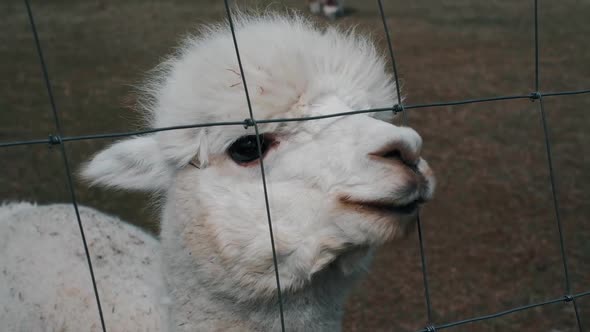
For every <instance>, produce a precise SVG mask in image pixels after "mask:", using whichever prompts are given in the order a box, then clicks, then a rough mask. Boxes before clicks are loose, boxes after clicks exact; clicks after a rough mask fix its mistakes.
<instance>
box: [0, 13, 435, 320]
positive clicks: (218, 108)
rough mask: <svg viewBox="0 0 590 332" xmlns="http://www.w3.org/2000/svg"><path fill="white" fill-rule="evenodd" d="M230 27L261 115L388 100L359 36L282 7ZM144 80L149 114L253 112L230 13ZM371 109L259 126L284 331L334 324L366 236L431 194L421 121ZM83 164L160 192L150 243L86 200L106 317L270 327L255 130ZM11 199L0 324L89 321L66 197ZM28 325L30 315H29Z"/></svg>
mask: <svg viewBox="0 0 590 332" xmlns="http://www.w3.org/2000/svg"><path fill="white" fill-rule="evenodd" d="M236 29H237V39H238V43H239V47H240V53H241V56H242V61H243V64H244V70H245V76H246V80H247V84H248V88H249V92H250V97H251V101H252V108H253V111H254V114H255V117H256V118H257V119H277V118H299V117H308V116H317V115H326V114H333V113H339V112H346V111H351V110H360V109H370V108H381V107H391V106H392V105H395V104H396V103H397V100H396V98H395V95H394V91H395V87H394V83H393V80H392V77H391V75H390V74H388V73H387V70H386V62H385V60H384V59H383V57H382V56H381V55H380V54H379V53H378V52H377V50H376V49H375V47H374V46H373V44H372V43H371V42H370V41H369V40H367V39H366V38H363V37H361V36H358V35H356V34H355V33H353V32H341V31H338V30H337V29H335V28H328V29H327V30H325V31H322V30H321V29H319V28H317V27H314V26H313V25H312V24H311V23H309V22H308V21H306V20H304V19H302V18H300V17H292V18H286V17H281V16H276V15H264V16H256V17H251V16H241V17H238V18H237V19H236ZM145 92H146V95H147V98H146V99H144V101H143V103H142V104H143V106H145V110H146V118H147V119H148V121H149V124H150V126H151V127H165V126H174V125H186V124H193V123H203V122H212V121H232V120H233V121H235V120H238V121H240V120H242V119H244V118H247V117H248V106H247V103H246V98H245V94H244V87H243V84H242V77H241V75H240V70H239V68H238V63H237V60H236V56H235V52H234V48H233V43H232V38H231V34H230V32H229V28H228V27H227V25H219V26H214V27H209V28H206V29H204V30H203V31H202V34H201V35H200V36H199V37H192V38H189V39H188V40H187V41H186V42H185V43H184V45H183V46H182V47H181V48H180V50H179V51H178V53H177V54H176V55H174V56H172V57H171V58H169V59H168V60H167V61H166V62H165V63H164V64H163V65H161V66H160V67H159V68H158V69H157V70H156V71H155V73H154V78H153V80H151V82H150V83H149V84H148V85H147V87H146V88H145ZM384 114H385V113H379V116H380V117H382V116H383V115H384ZM387 114H389V115H391V113H389V112H387ZM373 115H375V114H360V115H354V116H345V117H333V118H327V119H322V120H314V121H304V122H286V123H263V124H260V125H259V126H260V131H261V133H262V136H261V137H260V138H261V140H262V141H263V145H262V150H263V153H264V157H263V158H264V165H265V173H266V180H267V183H268V193H269V201H270V209H271V216H272V224H273V230H274V236H275V244H276V253H277V259H278V265H279V275H280V281H281V288H282V294H283V302H284V312H285V324H286V326H287V330H289V331H337V330H339V329H340V320H341V318H342V314H343V312H342V311H343V305H344V302H345V299H346V295H347V293H348V291H349V290H350V289H351V287H352V286H353V285H354V282H355V281H356V280H357V279H358V278H359V276H360V275H362V273H361V271H362V270H363V267H364V266H366V264H367V263H368V261H369V260H370V250H371V248H373V247H375V246H378V245H381V244H383V243H385V242H387V241H390V240H392V239H394V238H395V237H397V236H400V235H401V234H403V232H404V229H405V226H406V225H407V224H409V223H411V222H413V220H414V218H415V211H416V206H417V204H418V203H419V202H421V201H423V200H427V199H429V198H430V197H431V196H432V192H433V190H434V178H433V175H432V172H431V170H430V168H429V167H428V166H427V164H426V162H425V161H424V160H423V159H421V158H420V148H421V139H420V137H419V136H418V134H417V133H416V132H415V131H413V130H412V129H409V128H405V127H397V126H394V125H392V124H390V123H388V122H385V121H383V120H380V119H377V118H375V117H373ZM83 173H84V176H85V177H86V178H88V179H91V180H92V181H93V182H94V183H96V184H101V185H106V186H110V187H116V188H123V189H136V190H148V191H157V192H159V193H160V194H161V196H162V213H161V229H162V231H161V239H160V244H158V242H156V241H155V240H154V239H153V238H152V237H150V236H149V235H147V234H145V233H143V232H141V231H140V230H138V229H136V228H135V227H133V226H129V225H127V224H124V223H121V222H120V221H119V220H117V219H116V218H113V217H109V216H106V215H102V214H99V213H98V212H96V211H94V210H91V209H88V208H81V214H82V221H83V223H84V225H85V228H86V231H87V234H88V237H89V243H90V247H91V248H90V250H91V253H92V256H93V262H94V264H95V267H96V273H97V279H98V283H99V292H100V295H101V299H102V303H103V309H104V314H105V320H106V324H107V328H108V330H109V331H154V330H157V326H159V325H160V324H162V325H163V327H161V329H162V330H166V329H169V330H173V331H227V330H237V331H244V330H251V331H270V330H278V329H279V327H280V320H279V311H278V304H277V292H276V281H275V272H274V265H273V257H272V251H271V246H270V240H269V230H268V222H267V216H266V210H265V204H264V196H263V191H262V183H261V174H260V168H259V160H258V157H257V149H256V145H255V137H254V129H253V128H251V127H250V128H247V129H245V128H244V127H242V126H232V127H227V126H225V127H209V128H197V129H185V130H174V131H162V132H158V133H156V134H153V135H149V136H141V137H134V138H131V139H127V140H123V141H121V142H117V143H115V144H114V145H112V146H111V147H109V148H107V149H106V150H104V151H102V152H101V153H99V154H98V155H96V156H95V157H94V158H93V159H92V161H91V162H90V163H89V164H88V165H87V166H86V167H85V169H84V172H83ZM5 209H12V210H13V211H11V212H6V213H3V212H1V210H0V217H1V218H0V219H1V222H0V227H1V229H0V232H1V233H0V236H4V238H2V242H1V243H0V246H1V247H0V248H2V249H3V251H2V258H1V261H0V264H1V265H2V266H3V268H4V271H6V272H3V274H1V275H0V291H3V292H4V291H6V292H8V293H7V294H2V298H1V299H0V301H2V302H1V303H2V307H3V310H2V311H1V312H0V320H1V321H0V324H1V325H2V326H9V327H10V328H11V329H13V330H17V331H18V330H19V328H20V329H21V330H27V331H30V330H34V328H35V327H36V326H44V327H45V330H48V331H52V330H57V331H86V330H89V329H90V327H93V328H94V329H97V328H98V326H99V325H98V318H97V317H98V316H97V314H96V311H95V304H94V302H93V295H92V288H91V285H90V281H89V280H90V279H89V276H88V272H87V271H86V270H85V266H84V257H83V255H81V253H82V251H81V247H80V239H79V235H78V234H77V233H76V232H77V225H76V224H75V216H74V214H73V209H72V208H71V206H67V205H58V206H54V205H52V206H48V207H34V208H33V207H22V206H21V208H14V207H13V208H11V207H8V208H5ZM52 232H59V234H55V235H52V234H53V233H52ZM62 233H63V234H62ZM5 234H7V235H5ZM107 235H108V236H107ZM5 248H8V249H5ZM112 248H117V249H112ZM158 255H161V258H162V264H161V266H160V264H159V263H158V258H159V257H158ZM98 256H100V257H98ZM145 259H149V260H150V264H144V260H145ZM400 268H403V267H400ZM38 280H41V281H38ZM164 285H165V286H164ZM164 288H165V289H166V293H165V294H164V293H163V289H164ZM24 293H27V294H24ZM29 293H31V294H29ZM19 294H21V295H19ZM23 294H24V295H23ZM19 301H20V302H19ZM13 308H17V309H13ZM64 308H65V309H64ZM168 313H169V315H170V318H169V319H168V318H167V317H168V316H167V315H168ZM36 317H41V318H36ZM31 321H36V322H37V323H39V324H41V325H30V326H33V327H34V328H28V327H27V326H29V325H26V324H28V323H29V322H31ZM168 321H169V323H168V324H169V325H166V324H167V323H166V322H168ZM164 325H165V326H164ZM23 326H25V327H24V328H23ZM41 330H43V329H41Z"/></svg>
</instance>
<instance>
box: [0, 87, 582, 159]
mask: <svg viewBox="0 0 590 332" xmlns="http://www.w3.org/2000/svg"><path fill="white" fill-rule="evenodd" d="M580 94H590V90H575V91H558V92H535V93H531V94H528V95H513V96H498V97H487V98H479V99H464V100H454V101H441V102H432V103H424V104H414V105H412V104H410V105H404V106H403V109H404V110H411V109H418V108H434V107H445V106H461V105H468V104H477V103H486V102H495V101H503V100H513V99H531V100H534V99H538V98H540V97H555V96H571V95H580ZM401 111H402V108H401V106H397V107H396V106H394V107H386V108H371V109H364V110H358V111H349V112H340V113H332V114H326V115H318V116H308V117H300V118H277V119H246V120H236V121H224V122H203V123H195V124H190V125H181V126H170V127H159V128H150V129H144V130H136V131H126V132H122V133H103V134H90V135H78V136H65V137H60V136H56V135H50V136H49V137H48V138H45V139H33V140H21V141H8V142H2V143H0V148H2V147H11V146H19V145H36V144H59V143H61V142H70V141H84V140H93V139H106V138H121V137H128V136H139V135H147V134H154V133H158V132H161V131H170V130H182V129H191V128H205V127H222V126H243V127H245V128H248V127H251V126H254V124H265V123H281V122H303V121H312V120H321V119H328V118H335V117H340V116H350V115H356V114H367V113H381V112H395V113H398V112H401Z"/></svg>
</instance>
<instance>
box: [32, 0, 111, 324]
mask: <svg viewBox="0 0 590 332" xmlns="http://www.w3.org/2000/svg"><path fill="white" fill-rule="evenodd" d="M25 6H26V8H27V15H28V17H29V23H30V26H31V30H32V32H33V37H34V39H35V48H36V50H37V55H38V56H39V62H40V64H41V70H42V72H43V80H44V82H45V88H46V89H47V95H48V97H49V104H50V106H51V111H52V113H53V119H54V121H55V130H56V131H57V136H51V137H50V141H51V144H58V145H59V146H60V150H61V155H62V158H63V163H64V168H65V173H66V178H67V184H68V189H69V190H70V197H71V200H72V205H73V206H74V211H75V213H76V219H77V221H78V227H79V229H80V236H81V238H82V244H83V245H84V253H85V254H86V261H87V262H88V269H89V271H90V279H91V280H92V288H93V289H94V297H95V299H96V305H97V308H98V316H99V318H100V325H101V327H102V331H103V332H106V326H105V322H104V316H103V314H102V307H101V304H100V297H99V295H98V288H97V286H96V279H95V277H94V269H93V268H92V259H91V258H90V251H89V249H88V243H87V242H86V236H85V234H84V227H83V226H82V220H81V218H80V211H79V210H78V202H77V199H76V192H75V190H74V181H73V180H72V173H71V171H70V164H69V162H68V155H67V152H66V147H65V144H64V142H62V141H61V137H62V134H63V131H62V127H61V123H60V120H59V115H58V112H57V107H56V104H55V98H54V96H53V90H52V88H51V81H50V79H49V72H48V70H47V65H46V64H45V58H44V56H43V49H42V48H41V42H40V41H39V35H38V33H37V27H36V25H35V19H34V17H33V11H32V9H31V5H30V3H29V0H25Z"/></svg>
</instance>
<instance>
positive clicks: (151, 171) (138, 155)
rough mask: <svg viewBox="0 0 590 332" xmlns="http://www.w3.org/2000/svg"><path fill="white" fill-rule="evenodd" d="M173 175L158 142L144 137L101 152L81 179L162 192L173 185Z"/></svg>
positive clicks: (126, 141)
mask: <svg viewBox="0 0 590 332" xmlns="http://www.w3.org/2000/svg"><path fill="white" fill-rule="evenodd" d="M172 172H173V167H172V166H171V165H169V164H168V163H167V162H166V160H165V158H164V156H163V155H162V153H161V151H160V147H159V146H158V142H157V141H156V140H155V138H154V137H153V136H140V137H134V138H131V139H127V140H124V141H120V142H117V143H115V144H113V145H111V146H110V147H108V148H106V149H105V150H103V151H101V152H99V153H98V154H97V155H95V156H94V158H92V160H91V161H90V162H89V163H88V164H86V165H85V166H84V167H83V169H82V172H81V175H82V177H83V178H84V179H86V180H89V181H90V182H91V183H92V184H99V185H104V186H108V187H115V188H121V189H134V190H149V191H158V190H162V189H165V188H166V187H167V186H168V185H169V183H170V181H171V179H172Z"/></svg>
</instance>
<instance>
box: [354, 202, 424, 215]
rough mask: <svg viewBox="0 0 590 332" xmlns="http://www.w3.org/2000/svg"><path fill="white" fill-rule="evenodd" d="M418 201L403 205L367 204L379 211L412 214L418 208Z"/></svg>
mask: <svg viewBox="0 0 590 332" xmlns="http://www.w3.org/2000/svg"><path fill="white" fill-rule="evenodd" d="M418 204H419V203H418V202H417V201H414V202H412V203H410V204H407V205H402V206H392V205H389V206H386V205H365V207H366V208H370V209H372V210H376V211H379V212H381V213H395V214H398V215H411V214H414V213H415V212H416V211H417V210H418Z"/></svg>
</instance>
